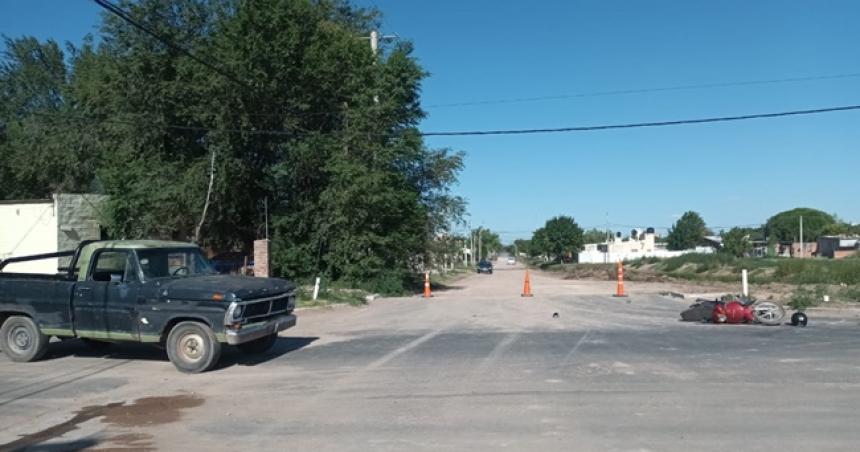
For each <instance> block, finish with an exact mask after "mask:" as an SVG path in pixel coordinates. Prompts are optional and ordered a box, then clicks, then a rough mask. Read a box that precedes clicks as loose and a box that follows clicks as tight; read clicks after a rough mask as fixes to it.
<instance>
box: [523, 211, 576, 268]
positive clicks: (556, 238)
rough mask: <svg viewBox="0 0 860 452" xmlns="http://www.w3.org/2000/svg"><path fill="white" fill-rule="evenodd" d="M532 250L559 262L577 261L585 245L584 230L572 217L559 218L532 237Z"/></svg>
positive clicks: (550, 221) (547, 223)
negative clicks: (568, 259)
mask: <svg viewBox="0 0 860 452" xmlns="http://www.w3.org/2000/svg"><path fill="white" fill-rule="evenodd" d="M531 244H532V248H533V249H536V250H539V251H540V252H541V253H543V254H546V255H547V256H549V257H554V258H556V259H558V260H564V259H565V258H566V257H568V256H569V257H570V258H572V259H575V258H576V256H577V255H578V254H579V252H580V251H581V250H582V246H583V245H584V241H583V233H582V228H580V227H579V225H578V224H577V223H576V221H574V219H573V218H572V217H568V216H564V215H561V216H557V217H553V218H551V219H549V220H547V222H546V224H544V226H543V227H542V228H540V229H538V230H537V231H535V232H534V235H533V236H532V241H531Z"/></svg>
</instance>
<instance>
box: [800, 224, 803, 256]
mask: <svg viewBox="0 0 860 452" xmlns="http://www.w3.org/2000/svg"><path fill="white" fill-rule="evenodd" d="M800 257H801V258H803V215H801V216H800Z"/></svg>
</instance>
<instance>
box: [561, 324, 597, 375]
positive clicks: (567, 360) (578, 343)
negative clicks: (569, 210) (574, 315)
mask: <svg viewBox="0 0 860 452" xmlns="http://www.w3.org/2000/svg"><path fill="white" fill-rule="evenodd" d="M589 333H591V330H590V329H589V330H585V334H583V335H582V337H580V338H579V340H578V341H576V344H575V345H574V346H573V348H572V349H570V351H569V352H568V353H567V355H565V357H564V359H563V360H562V361H561V366H562V367H567V365H568V364H570V362H571V361H572V360H573V355H574V354H576V351H577V350H579V347H580V346H582V343H583V342H585V339H586V338H587V337H588V334H589Z"/></svg>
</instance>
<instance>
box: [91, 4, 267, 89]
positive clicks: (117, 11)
mask: <svg viewBox="0 0 860 452" xmlns="http://www.w3.org/2000/svg"><path fill="white" fill-rule="evenodd" d="M93 1H94V2H95V3H96V4H97V5H98V6H100V7H102V8H103V9H104V10H106V11H108V12H110V13H112V14H114V15H115V16H117V17H119V18H120V19H122V20H124V21H125V22H127V23H129V24H130V25H131V26H133V27H135V28H137V29H138V30H140V31H142V32H144V33H146V34H148V35H149V36H152V37H153V38H155V39H156V40H158V41H159V42H161V43H162V44H164V45H166V46H167V47H170V48H171V49H173V50H175V51H177V52H180V53H182V54H183V55H185V56H187V57H188V58H191V59H192V60H194V61H196V62H198V63H200V64H202V65H203V66H206V67H208V68H209V69H212V70H213V71H215V72H217V73H219V74H221V75H222V76H224V77H226V78H227V79H229V80H231V81H233V82H234V83H237V84H239V85H241V86H243V87H244V88H248V89H250V86H249V85H248V84H247V83H245V82H243V81H242V80H239V78H238V77H236V76H235V75H233V74H232V73H230V72H228V71H227V70H226V69H224V68H223V67H222V66H224V64H223V63H221V62H217V64H215V63H211V62H209V61H206V60H204V59H203V58H200V57H198V56H197V55H195V54H193V53H191V51H189V50H187V49H185V48H184V47H182V46H179V45H177V44H176V43H174V42H173V41H171V40H170V39H168V38H166V37H164V36H162V35H161V34H159V33H158V32H156V31H154V30H152V29H151V28H149V27H147V26H146V25H143V24H142V23H140V22H138V21H137V20H135V19H134V18H133V17H131V15H129V13H127V12H126V11H124V10H123V9H122V8H120V7H119V6H117V5H115V4H113V3H111V2H110V1H108V0H93ZM210 58H211V57H210ZM213 59H214V58H213ZM219 65H220V66H219Z"/></svg>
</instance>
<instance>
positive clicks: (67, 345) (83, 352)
mask: <svg viewBox="0 0 860 452" xmlns="http://www.w3.org/2000/svg"><path fill="white" fill-rule="evenodd" d="M317 339H319V338H318V337H279V338H278V341H277V342H275V345H274V346H272V348H271V349H269V351H267V352H265V353H261V354H257V355H249V354H245V353H243V352H242V351H240V350H239V349H238V348H236V347H230V346H224V347H223V352H222V353H223V354H222V355H221V362H220V364H219V365H218V367H216V369H224V368H227V367H231V366H235V365H240V366H254V365H257V364H261V363H264V362H266V361H271V360H273V359H275V358H279V357H281V356H283V355H286V354H287V353H290V352H294V351H296V350H299V349H302V348H304V347H307V346H308V345H310V344H312V343H313V342H314V341H316V340H317ZM70 356H74V357H85V358H105V359H115V360H136V361H139V360H150V361H167V352H165V351H164V349H161V348H159V347H156V346H153V345H146V344H135V343H120V344H111V345H109V346H107V347H106V348H104V349H95V348H91V347H88V346H87V345H85V344H84V342H83V341H80V340H75V339H72V340H66V341H62V342H56V343H51V345H50V347H49V348H48V353H47V355H45V358H44V359H45V360H53V359H61V358H66V357H70Z"/></svg>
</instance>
